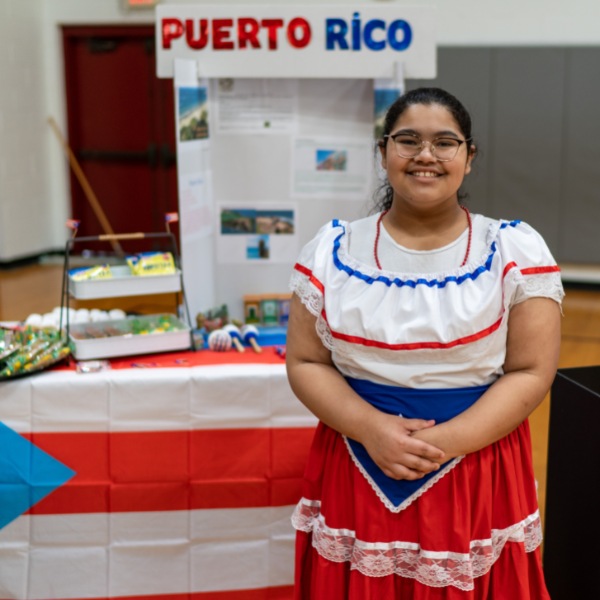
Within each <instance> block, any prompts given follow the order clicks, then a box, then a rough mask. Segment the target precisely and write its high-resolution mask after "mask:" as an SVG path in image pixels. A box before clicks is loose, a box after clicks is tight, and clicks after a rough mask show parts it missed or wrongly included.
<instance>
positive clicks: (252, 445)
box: [0, 348, 316, 600]
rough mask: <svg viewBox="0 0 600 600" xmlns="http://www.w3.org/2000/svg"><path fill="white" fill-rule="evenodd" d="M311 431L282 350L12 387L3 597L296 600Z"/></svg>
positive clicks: (136, 365) (1, 440)
mask: <svg viewBox="0 0 600 600" xmlns="http://www.w3.org/2000/svg"><path fill="white" fill-rule="evenodd" d="M315 425H316V420H315V418H314V417H313V416H312V415H310V414H309V413H308V412H307V411H306V409H305V408H304V407H303V406H302V405H301V403H300V402H299V401H298V400H297V399H296V398H295V397H294V396H293V394H292V392H291V390H290V388H289V385H288V383H287V378H286V373H285V365H284V361H283V360H282V358H281V357H279V356H278V355H277V354H276V353H275V352H274V351H273V349H272V348H265V351H264V352H263V354H254V353H250V352H246V353H244V354H237V353H235V352H234V351H232V352H228V353H220V354H219V353H213V352H210V351H201V352H196V353H181V354H165V355H162V356H151V357H145V358H141V359H140V358H136V359H130V360H128V359H123V360H121V361H113V364H112V368H111V369H110V370H106V371H102V372H99V373H88V374H80V373H77V372H75V370H73V369H70V368H63V369H55V370H52V371H49V372H45V373H42V374H39V375H35V376H32V377H28V378H23V379H17V380H14V381H8V382H3V383H2V384H0V598H1V599H2V600H4V599H19V600H20V599H23V600H33V599H35V600H42V599H44V600H49V599H66V598H69V599H83V598H92V599H99V598H153V599H155V600H167V599H168V600H178V599H184V598H193V599H202V600H205V599H211V600H234V599H235V600H258V599H278V600H283V599H287V598H290V597H291V590H292V582H293V553H294V532H293V529H292V526H291V523H290V516H291V513H292V510H293V505H294V504H295V503H296V502H297V501H298V499H299V498H300V482H301V477H302V473H303V469H304V462H305V459H306V456H307V454H308V449H309V446H310V442H311V440H312V436H313V431H314V427H315Z"/></svg>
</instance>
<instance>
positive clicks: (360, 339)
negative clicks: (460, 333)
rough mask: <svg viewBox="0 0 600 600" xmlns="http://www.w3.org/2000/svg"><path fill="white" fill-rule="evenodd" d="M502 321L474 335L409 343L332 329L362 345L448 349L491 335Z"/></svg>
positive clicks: (341, 336)
mask: <svg viewBox="0 0 600 600" xmlns="http://www.w3.org/2000/svg"><path fill="white" fill-rule="evenodd" d="M501 323H502V317H500V318H499V319H498V320H497V321H496V322H495V323H494V324H493V325H490V326H489V327H486V328H485V329H482V330H481V331H478V332H477V333H473V334H472V335H467V336H465V337H462V338H457V339H456V340H452V341H451V342H445V343H444V342H411V343H407V344H387V343H385V342H378V341H376V340H369V339H367V338H363V337H359V336H355V335H346V334H344V333H338V332H336V331H333V330H331V327H330V328H329V329H330V330H331V335H332V337H334V338H336V339H338V340H343V341H345V342H349V343H351V344H360V345H361V346H372V347H374V348H382V349H384V350H423V349H446V348H454V347H455V346H462V345H465V344H471V343H472V342H476V341H478V340H480V339H482V338H484V337H487V336H488V335H491V334H492V333H494V331H496V330H497V329H498V328H499V327H500V324H501Z"/></svg>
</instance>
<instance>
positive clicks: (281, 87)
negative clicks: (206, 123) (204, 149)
mask: <svg viewBox="0 0 600 600" xmlns="http://www.w3.org/2000/svg"><path fill="white" fill-rule="evenodd" d="M214 89H215V93H214V96H213V97H214V98H215V121H216V130H217V131H218V132H219V133H230V134H251V133H278V134H281V133H293V132H294V131H295V130H296V116H297V114H296V113H297V104H298V82H297V81H296V80H294V79H231V78H223V79H218V80H216V85H215V88H214Z"/></svg>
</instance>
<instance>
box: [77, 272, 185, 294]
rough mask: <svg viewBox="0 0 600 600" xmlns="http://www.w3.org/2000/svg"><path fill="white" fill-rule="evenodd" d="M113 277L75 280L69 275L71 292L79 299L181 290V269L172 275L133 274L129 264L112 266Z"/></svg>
mask: <svg viewBox="0 0 600 600" xmlns="http://www.w3.org/2000/svg"><path fill="white" fill-rule="evenodd" d="M110 270H111V272H112V274H113V277H110V278H108V279H87V280H84V281H75V280H74V279H73V278H72V277H71V275H69V294H71V296H72V297H73V298H77V299H79V300H88V299H92V298H116V297H122V296H143V295H145V294H165V293H167V292H179V291H181V271H180V270H179V269H177V272H176V273H173V274H172V275H132V274H131V270H130V268H129V266H128V265H116V266H111V267H110Z"/></svg>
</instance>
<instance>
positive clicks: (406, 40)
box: [325, 12, 413, 51]
mask: <svg viewBox="0 0 600 600" xmlns="http://www.w3.org/2000/svg"><path fill="white" fill-rule="evenodd" d="M386 29H387V34H386ZM377 32H379V33H377ZM348 34H350V35H348ZM349 37H351V38H352V39H351V40H349V39H348V38H349ZM412 37H413V33H412V28H411V26H410V24H409V23H408V22H407V21H404V20H403V19H397V20H396V21H392V22H391V23H390V25H389V26H387V25H386V22H385V21H384V20H383V19H371V20H369V21H367V22H366V23H365V26H364V28H363V26H362V23H361V20H360V13H358V12H355V13H354V14H353V15H352V24H351V25H349V24H348V23H347V22H346V21H345V20H344V19H326V21H325V47H326V48H327V50H349V49H350V47H352V50H354V51H359V50H361V49H362V44H363V42H364V44H365V46H367V48H369V50H374V51H379V50H385V48H386V46H387V45H388V44H389V46H390V48H392V49H393V50H396V51H402V50H406V49H407V48H408V47H409V46H410V44H411V43H412Z"/></svg>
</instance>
